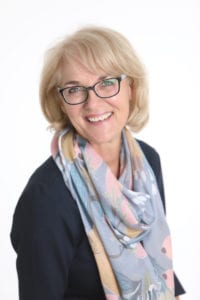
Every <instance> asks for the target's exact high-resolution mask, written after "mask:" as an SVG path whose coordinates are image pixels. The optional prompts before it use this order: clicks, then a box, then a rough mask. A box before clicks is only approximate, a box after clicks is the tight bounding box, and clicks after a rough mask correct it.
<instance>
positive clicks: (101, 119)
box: [88, 112, 112, 122]
mask: <svg viewBox="0 0 200 300" xmlns="http://www.w3.org/2000/svg"><path fill="white" fill-rule="evenodd" d="M111 115H112V113H111V112H109V113H107V114H105V115H102V116H99V117H94V118H88V120H89V121H90V122H99V121H103V120H106V119H108V118H109V117H110V116H111Z"/></svg>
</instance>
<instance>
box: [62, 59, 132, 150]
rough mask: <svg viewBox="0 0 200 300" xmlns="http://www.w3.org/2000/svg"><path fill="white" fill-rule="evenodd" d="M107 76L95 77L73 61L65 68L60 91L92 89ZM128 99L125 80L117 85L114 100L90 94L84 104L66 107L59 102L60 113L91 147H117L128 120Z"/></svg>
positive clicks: (129, 92)
mask: <svg viewBox="0 0 200 300" xmlns="http://www.w3.org/2000/svg"><path fill="white" fill-rule="evenodd" d="M109 75H110V74H102V73H100V74H94V73H92V72H90V71H89V70H88V69H86V68H85V67H84V66H83V65H81V64H80V63H78V62H77V61H72V62H71V63H70V64H67V65H66V66H65V68H64V72H63V80H62V87H71V86H78V85H80V86H85V87H88V86H93V85H94V84H95V83H96V82H98V81H99V80H101V79H102V77H105V78H106V77H109ZM120 75H121V74H119V76H120ZM129 99H131V87H130V83H129V79H124V80H122V81H121V84H120V92H119V93H118V94H117V95H115V96H114V97H112V98H104V99H101V98H99V97H98V96H97V95H96V94H95V93H94V91H93V90H90V91H89V95H88V99H87V101H86V102H85V103H81V104H78V105H69V104H67V103H65V102H64V101H62V110H63V111H64V112H65V113H66V114H67V116H68V118H69V119H70V121H71V123H72V125H73V127H74V128H75V129H76V131H77V132H78V133H79V134H80V135H81V136H82V137H84V138H85V139H86V140H88V141H89V142H90V143H91V144H92V145H93V146H94V147H95V146H96V147H98V146H103V145H106V144H110V145H113V147H115V146H116V145H119V141H120V140H121V132H122V129H123V128H124V126H125V125H126V122H127V119H128V116H129V101H130V100H129Z"/></svg>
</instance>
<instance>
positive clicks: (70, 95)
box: [57, 74, 127, 105]
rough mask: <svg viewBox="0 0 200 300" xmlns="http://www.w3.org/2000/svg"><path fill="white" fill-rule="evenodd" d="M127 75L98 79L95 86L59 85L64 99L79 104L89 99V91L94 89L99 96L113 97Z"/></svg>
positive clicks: (72, 103)
mask: <svg viewBox="0 0 200 300" xmlns="http://www.w3.org/2000/svg"><path fill="white" fill-rule="evenodd" d="M126 77H127V76H126V75H124V74H123V75H121V76H119V77H114V78H105V79H103V80H101V81H98V82H97V83H95V84H94V85H93V86H88V87H85V86H79V85H78V86H70V87H66V88H60V87H58V88H57V90H58V92H59V93H60V94H61V95H62V97H63V99H64V101H65V102H66V103H67V104H70V105H77V104H81V103H84V102H86V101H87V99H88V96H89V91H90V90H92V91H94V93H95V94H96V96H97V97H99V98H102V99H103V98H112V97H114V96H116V95H117V94H118V93H119V91H120V83H121V81H122V80H123V79H125V78H126Z"/></svg>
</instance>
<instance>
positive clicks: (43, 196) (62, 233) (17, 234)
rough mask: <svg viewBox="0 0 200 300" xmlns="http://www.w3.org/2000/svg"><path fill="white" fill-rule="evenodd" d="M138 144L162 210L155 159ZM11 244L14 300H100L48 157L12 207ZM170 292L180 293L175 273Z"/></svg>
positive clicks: (82, 240)
mask: <svg viewBox="0 0 200 300" xmlns="http://www.w3.org/2000/svg"><path fill="white" fill-rule="evenodd" d="M139 143H140V146H141V147H142V149H143V152H144V154H145V156H146V158H147V160H148V161H149V163H150V165H151V167H152V169H153V171H154V173H155V176H156V179H157V183H158V187H159V190H160V194H161V198H162V202H163V206H164V208H165V198H164V188H163V179H162V171H161V164H160V158H159V155H158V153H157V152H156V151H155V150H154V149H153V148H152V147H150V146H149V145H147V144H146V143H144V142H141V141H139ZM11 241H12V245H13V247H14V249H15V251H16V253H17V272H18V280H19V298H20V300H64V299H67V300H105V295H104V292H103V288H102V285H101V281H100V277H99V273H98V270H97V266H96V262H95V259H94V256H93V253H92V250H91V248H90V245H89V242H88V239H87V236H86V234H85V231H84V227H83V224H82V221H81V217H80V213H79V210H78V207H77V205H76V202H75V201H74V199H73V198H72V196H71V194H70V192H69V190H68V189H67V187H66V185H65V183H64V180H63V177H62V174H61V172H60V170H59V169H58V167H57V166H56V164H55V162H54V160H53V158H51V157H50V158H49V159H47V161H46V162H44V163H43V164H42V165H41V166H40V167H39V168H38V169H37V170H36V171H35V172H34V174H33V175H32V176H31V178H30V180H29V182H28V184H27V185H26V187H25V189H24V191H23V193H22V195H21V197H20V199H19V201H18V203H17V206H16V209H15V213H14V217H13V225H12V230H11ZM175 293H176V295H180V294H183V293H184V289H183V287H182V285H181V284H180V282H179V280H178V279H177V277H176V275H175Z"/></svg>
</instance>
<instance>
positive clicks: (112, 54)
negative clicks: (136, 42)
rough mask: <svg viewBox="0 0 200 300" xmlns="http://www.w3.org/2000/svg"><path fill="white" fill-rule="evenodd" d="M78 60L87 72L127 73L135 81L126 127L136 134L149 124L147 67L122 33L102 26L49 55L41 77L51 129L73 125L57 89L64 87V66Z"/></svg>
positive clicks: (80, 33) (62, 43)
mask: <svg viewBox="0 0 200 300" xmlns="http://www.w3.org/2000/svg"><path fill="white" fill-rule="evenodd" d="M72 60H76V61H77V60H78V61H79V62H81V64H82V65H84V66H85V67H87V69H88V70H90V71H93V72H95V73H97V74H98V73H99V72H100V71H103V72H104V73H105V74H108V75H111V76H119V75H121V74H126V75H127V76H128V77H129V78H130V79H132V81H133V84H132V89H133V93H132V95H133V99H130V100H131V101H130V112H129V119H128V121H127V125H128V126H129V127H130V128H131V129H132V130H133V131H135V132H137V131H139V130H140V129H141V128H142V127H143V126H144V125H145V124H146V122H147V120H148V116H149V111H148V85H147V79H146V73H145V69H144V66H143V65H142V63H141V62H140V60H139V58H138V56H137V55H136V53H135V51H134V49H133V48H132V46H131V44H130V43H129V41H128V40H127V39H126V38H125V37H124V36H123V35H121V34H120V33H119V32H116V31H114V30H111V29H108V28H102V27H85V28H82V29H80V30H78V31H76V32H75V33H74V34H72V35H71V36H68V37H66V38H64V39H63V40H62V41H60V42H58V43H57V44H56V45H55V46H54V47H52V48H51V49H49V50H48V51H47V53H46V59H45V62H44V67H43V70H42V74H41V83H40V101H41V107H42V110H43V113H44V115H45V117H46V118H47V120H48V121H49V123H50V125H51V127H53V128H54V129H55V130H60V129H63V128H65V127H66V126H69V125H71V123H70V120H69V118H68V117H67V115H66V113H64V112H63V110H62V109H61V103H60V95H59V93H58V91H57V87H58V86H60V85H61V82H62V73H63V67H64V65H65V68H67V63H68V62H70V61H72Z"/></svg>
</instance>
